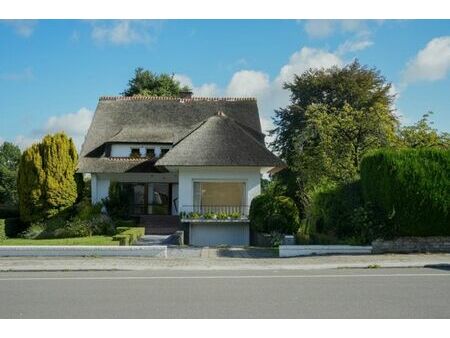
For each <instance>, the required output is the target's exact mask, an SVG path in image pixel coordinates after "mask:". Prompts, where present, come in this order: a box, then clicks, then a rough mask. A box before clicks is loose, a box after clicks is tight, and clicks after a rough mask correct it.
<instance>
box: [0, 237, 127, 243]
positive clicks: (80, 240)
mask: <svg viewBox="0 0 450 338" xmlns="http://www.w3.org/2000/svg"><path fill="white" fill-rule="evenodd" d="M0 245H119V241H113V240H112V237H110V236H91V237H79V238H55V239H25V238H7V239H4V240H3V241H2V240H1V239H0Z"/></svg>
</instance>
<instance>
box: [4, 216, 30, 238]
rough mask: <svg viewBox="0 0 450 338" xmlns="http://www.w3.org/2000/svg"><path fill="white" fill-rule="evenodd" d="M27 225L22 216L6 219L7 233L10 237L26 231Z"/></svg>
mask: <svg viewBox="0 0 450 338" xmlns="http://www.w3.org/2000/svg"><path fill="white" fill-rule="evenodd" d="M25 229H26V225H25V224H24V223H22V222H21V221H20V218H6V219H5V235H6V237H8V238H14V237H17V236H18V235H19V234H20V233H21V232H23V231H25Z"/></svg>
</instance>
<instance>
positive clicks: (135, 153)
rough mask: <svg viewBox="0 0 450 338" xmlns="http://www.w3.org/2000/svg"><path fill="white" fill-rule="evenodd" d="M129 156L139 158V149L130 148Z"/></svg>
mask: <svg viewBox="0 0 450 338" xmlns="http://www.w3.org/2000/svg"><path fill="white" fill-rule="evenodd" d="M130 157H131V158H140V157H141V152H140V151H139V148H131V153H130Z"/></svg>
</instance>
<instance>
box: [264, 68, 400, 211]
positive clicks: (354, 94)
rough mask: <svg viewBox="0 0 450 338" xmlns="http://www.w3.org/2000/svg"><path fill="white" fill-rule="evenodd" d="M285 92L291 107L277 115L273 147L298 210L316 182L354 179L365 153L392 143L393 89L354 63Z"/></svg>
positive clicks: (314, 74) (297, 80)
mask: <svg viewBox="0 0 450 338" xmlns="http://www.w3.org/2000/svg"><path fill="white" fill-rule="evenodd" d="M284 88H285V89H288V90H290V92H291V104H290V105H289V106H288V107H286V108H281V109H279V110H276V111H275V118H274V123H275V125H276V128H275V129H274V130H273V131H272V134H273V135H274V136H275V140H274V142H273V143H272V147H273V149H274V150H275V151H278V152H279V154H280V156H281V157H282V158H283V159H284V160H285V161H286V163H287V164H288V166H289V170H288V171H287V172H285V173H284V174H283V176H280V178H281V179H282V180H283V181H284V182H285V185H286V186H287V187H288V189H289V190H290V191H291V193H289V192H288V195H289V196H290V197H293V198H295V200H296V201H297V203H298V204H300V205H301V204H304V203H303V202H302V201H303V199H304V197H305V196H304V195H305V194H306V191H307V190H308V189H309V188H311V187H312V186H313V185H314V184H316V183H317V182H319V181H321V180H331V181H336V182H340V181H347V180H351V179H353V178H354V177H355V176H357V175H358V166H359V162H360V161H361V157H362V156H363V155H364V154H365V153H366V152H367V151H368V150H369V149H372V148H376V147H379V146H389V145H391V144H393V143H394V142H395V139H396V130H397V128H398V120H397V118H396V116H395V115H394V111H393V108H392V103H393V99H394V96H393V95H391V94H390V88H391V84H389V83H387V82H386V80H385V78H384V77H383V76H382V75H381V74H380V72H379V71H378V70H376V69H370V68H368V67H365V66H362V65H360V64H359V62H358V61H354V62H353V63H351V64H349V65H347V66H345V67H343V68H339V67H332V68H328V69H310V70H308V71H306V72H304V73H302V74H300V75H296V76H295V77H294V80H293V82H292V83H286V84H285V85H284ZM292 191H295V193H294V195H293V194H292Z"/></svg>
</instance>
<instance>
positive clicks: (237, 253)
mask: <svg viewBox="0 0 450 338" xmlns="http://www.w3.org/2000/svg"><path fill="white" fill-rule="evenodd" d="M217 256H218V257H227V258H278V249H273V248H218V249H217Z"/></svg>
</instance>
